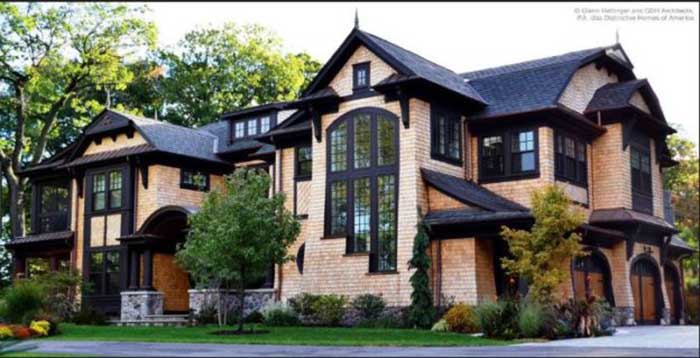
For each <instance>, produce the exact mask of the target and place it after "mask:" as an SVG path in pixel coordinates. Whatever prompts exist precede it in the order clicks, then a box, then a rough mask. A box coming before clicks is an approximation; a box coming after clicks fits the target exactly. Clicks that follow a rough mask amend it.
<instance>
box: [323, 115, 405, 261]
mask: <svg viewBox="0 0 700 358" xmlns="http://www.w3.org/2000/svg"><path fill="white" fill-rule="evenodd" d="M396 123H397V117H396V116H395V115H393V114H392V113H390V112H387V111H385V110H382V109H378V108H362V109H358V110H354V111H352V112H349V113H346V114H345V115H343V116H342V117H341V118H339V119H338V120H336V122H335V123H333V124H332V125H331V126H330V127H329V128H328V134H327V140H328V145H327V150H328V155H327V161H328V165H327V189H326V229H325V231H326V236H328V237H344V238H346V239H347V244H346V252H347V253H361V252H369V254H370V271H394V270H396V212H397V207H398V205H397V203H398V195H397V194H398V180H397V176H396V173H397V167H398V126H397V124H396Z"/></svg>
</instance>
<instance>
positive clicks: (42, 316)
mask: <svg viewBox="0 0 700 358" xmlns="http://www.w3.org/2000/svg"><path fill="white" fill-rule="evenodd" d="M34 320H35V321H47V322H49V336H54V335H56V334H58V332H59V331H58V324H59V322H60V320H59V319H58V318H56V316H54V315H52V314H50V313H47V312H42V313H39V314H38V315H36V316H34Z"/></svg>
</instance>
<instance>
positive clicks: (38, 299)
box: [0, 281, 45, 323]
mask: <svg viewBox="0 0 700 358" xmlns="http://www.w3.org/2000/svg"><path fill="white" fill-rule="evenodd" d="M3 298H4V301H5V302H4V304H3V306H2V308H1V309H0V316H2V317H3V318H5V319H6V320H7V321H8V322H10V323H28V322H29V321H31V320H33V319H34V316H35V315H37V314H39V312H41V310H42V308H43V306H44V303H45V293H44V289H43V287H42V286H41V285H39V284H37V283H35V282H32V281H17V282H15V284H14V285H12V286H11V287H8V288H7V289H6V290H5V294H4V297H3Z"/></svg>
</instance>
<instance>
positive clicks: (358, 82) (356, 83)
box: [352, 62, 369, 91]
mask: <svg viewBox="0 0 700 358" xmlns="http://www.w3.org/2000/svg"><path fill="white" fill-rule="evenodd" d="M352 89H353V91H361V90H367V89H369V62H363V63H358V64H356V65H353V66H352Z"/></svg>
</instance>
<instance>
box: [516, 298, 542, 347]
mask: <svg viewBox="0 0 700 358" xmlns="http://www.w3.org/2000/svg"><path fill="white" fill-rule="evenodd" d="M545 320H546V319H545V312H544V310H543V309H542V306H540V305H539V304H537V303H534V302H527V303H524V304H522V305H521V307H520V311H519V312H518V329H519V330H520V335H521V336H522V337H524V338H537V337H540V336H542V330H543V328H544V323H545Z"/></svg>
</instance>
